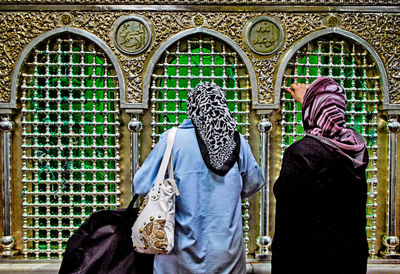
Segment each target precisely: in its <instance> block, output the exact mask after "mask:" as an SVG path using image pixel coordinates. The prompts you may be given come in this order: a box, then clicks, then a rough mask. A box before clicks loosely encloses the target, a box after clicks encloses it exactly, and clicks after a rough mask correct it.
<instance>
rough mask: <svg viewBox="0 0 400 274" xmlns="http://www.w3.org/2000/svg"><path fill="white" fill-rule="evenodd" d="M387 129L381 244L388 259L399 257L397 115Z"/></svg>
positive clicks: (399, 128) (398, 128) (398, 127)
mask: <svg viewBox="0 0 400 274" xmlns="http://www.w3.org/2000/svg"><path fill="white" fill-rule="evenodd" d="M387 127H388V130H389V185H388V214H387V217H388V220H387V235H386V236H385V237H383V244H384V245H385V246H386V250H385V253H384V255H385V257H386V258H388V259H399V258H400V254H399V252H398V247H399V237H398V236H397V225H398V219H397V215H396V184H397V166H396V163H397V153H398V150H397V148H398V143H397V138H398V133H399V130H400V123H399V122H398V120H397V116H392V117H390V122H389V123H388V125H387Z"/></svg>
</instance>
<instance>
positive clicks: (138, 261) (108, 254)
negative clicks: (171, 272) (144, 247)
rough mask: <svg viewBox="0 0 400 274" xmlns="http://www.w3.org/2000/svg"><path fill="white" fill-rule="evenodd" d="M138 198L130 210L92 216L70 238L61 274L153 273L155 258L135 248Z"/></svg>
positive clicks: (98, 213)
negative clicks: (133, 239) (134, 224)
mask: <svg viewBox="0 0 400 274" xmlns="http://www.w3.org/2000/svg"><path fill="white" fill-rule="evenodd" d="M136 199H137V195H135V197H134V198H133V199H132V201H131V203H130V204H129V206H128V208H123V209H116V210H100V211H97V212H95V213H93V214H92V215H90V217H89V218H88V219H87V220H86V221H85V222H84V223H83V224H82V225H81V226H80V227H79V228H78V230H77V231H75V233H74V234H73V235H72V236H71V238H69V240H68V242H67V247H66V249H65V252H64V255H63V260H62V263H61V267H60V270H59V273H60V274H64V273H96V274H97V273H118V274H124V273H153V260H154V255H148V254H140V253H136V252H135V251H134V249H133V245H132V238H131V234H132V226H133V223H134V222H135V220H136V217H137V213H138V210H139V209H138V208H133V204H134V202H135V201H136Z"/></svg>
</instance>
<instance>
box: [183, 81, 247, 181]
mask: <svg viewBox="0 0 400 274" xmlns="http://www.w3.org/2000/svg"><path fill="white" fill-rule="evenodd" d="M187 113H188V118H190V119H191V120H192V122H193V125H194V127H195V131H196V137H197V142H198V144H199V147H200V151H201V155H202V157H203V160H204V162H205V164H206V166H207V167H208V168H209V169H210V170H211V171H213V172H214V173H216V174H218V175H221V176H223V175H225V174H226V173H227V172H228V171H229V170H230V169H231V168H232V166H233V165H234V164H235V163H236V161H237V160H238V157H239V151H240V135H239V132H238V131H237V130H236V122H235V120H234V119H233V117H232V115H231V112H230V111H229V109H228V105H227V103H226V98H225V93H224V91H223V90H222V89H221V88H220V87H219V86H218V85H216V84H215V83H208V82H205V83H201V84H199V85H197V86H196V87H195V88H194V89H193V90H192V91H191V92H190V93H189V96H188V99H187Z"/></svg>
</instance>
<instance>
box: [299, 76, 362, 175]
mask: <svg viewBox="0 0 400 274" xmlns="http://www.w3.org/2000/svg"><path fill="white" fill-rule="evenodd" d="M346 104H347V98H346V93H345V91H344V89H343V87H342V86H340V85H339V84H338V83H336V82H335V81H334V80H332V79H330V78H327V77H319V78H318V79H317V80H315V81H314V82H313V83H312V84H311V85H310V86H309V87H308V89H307V91H306V93H305V95H304V98H303V105H302V116H303V126H304V130H305V132H306V133H307V135H309V136H311V137H315V138H317V139H319V140H320V141H322V142H323V143H325V144H327V145H328V146H329V147H330V148H331V149H333V150H334V151H337V152H338V153H340V154H341V155H343V156H345V157H347V158H349V159H350V160H351V161H352V163H353V165H354V167H355V168H357V167H359V166H362V165H364V164H366V163H367V162H368V155H367V151H366V142H365V139H364V138H363V137H362V136H361V134H359V133H358V132H357V131H355V130H352V129H350V128H346V125H345V118H344V116H345V111H346Z"/></svg>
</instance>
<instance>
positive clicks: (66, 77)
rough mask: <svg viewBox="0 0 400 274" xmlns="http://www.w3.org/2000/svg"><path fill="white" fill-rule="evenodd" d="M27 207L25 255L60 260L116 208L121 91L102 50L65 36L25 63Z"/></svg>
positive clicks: (24, 195) (42, 45)
mask: <svg viewBox="0 0 400 274" xmlns="http://www.w3.org/2000/svg"><path fill="white" fill-rule="evenodd" d="M20 85H21V86H20V87H21V90H22V97H21V101H22V113H23V116H22V130H23V133H22V137H23V145H22V148H23V156H22V159H23V169H22V171H23V180H22V183H23V193H22V195H21V196H22V198H23V208H24V213H23V216H24V237H23V240H24V243H25V247H24V250H23V253H24V255H25V257H26V258H39V259H48V258H61V255H62V252H63V249H64V248H65V243H66V241H67V240H68V238H69V237H70V236H71V235H72V232H73V231H75V230H76V229H77V228H78V227H79V225H80V224H81V223H82V222H83V221H84V220H85V219H86V218H87V217H88V216H89V215H90V214H91V213H93V212H94V211H96V210H99V209H103V208H115V207H118V206H119V198H118V194H119V186H118V183H119V175H118V173H119V144H118V143H119V141H118V139H119V130H118V125H119V122H118V113H119V94H118V93H119V88H118V81H117V77H116V75H115V71H114V69H113V66H112V64H111V62H110V61H109V60H108V59H107V57H106V55H105V53H104V52H103V51H102V50H101V49H100V48H99V47H97V46H96V45H95V44H94V43H92V42H90V41H88V40H85V39H83V38H81V37H78V36H74V35H67V34H64V35H61V36H57V37H53V38H50V39H48V40H46V41H44V42H42V43H40V44H39V45H38V46H37V47H36V48H34V49H33V50H32V52H31V53H30V55H29V56H28V58H27V61H26V63H25V64H24V68H23V73H22V77H21V83H20Z"/></svg>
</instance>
